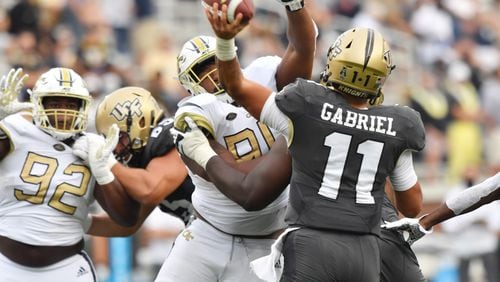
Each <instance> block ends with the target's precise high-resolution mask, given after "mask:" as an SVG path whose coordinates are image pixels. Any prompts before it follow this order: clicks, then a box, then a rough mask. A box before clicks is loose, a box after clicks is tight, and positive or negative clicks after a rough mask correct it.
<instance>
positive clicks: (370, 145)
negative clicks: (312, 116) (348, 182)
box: [318, 132, 384, 204]
mask: <svg viewBox="0 0 500 282" xmlns="http://www.w3.org/2000/svg"><path fill="white" fill-rule="evenodd" d="M351 139H352V137H351V136H350V135H347V134H342V133H338V132H334V133H332V134H330V135H328V136H327V137H326V138H325V142H324V144H325V145H326V146H328V147H330V154H329V155H328V161H327V164H326V168H325V172H324V175H323V180H322V182H321V187H320V188H319V191H318V193H319V194H320V195H322V196H324V197H327V198H330V199H337V196H338V193H339V189H340V180H341V178H342V174H343V173H344V167H345V166H346V164H347V157H348V152H349V147H350V146H351ZM383 148H384V143H381V142H376V141H372V140H367V141H364V142H362V143H360V144H359V145H358V147H357V150H356V152H357V153H358V154H361V155H363V160H362V162H361V168H360V170H359V175H358V181H357V183H356V203H358V204H374V203H375V199H374V198H373V196H372V194H371V191H372V190H373V183H374V181H375V175H376V174H377V168H378V164H379V162H380V158H381V156H382V150H383Z"/></svg>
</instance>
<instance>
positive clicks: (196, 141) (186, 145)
mask: <svg viewBox="0 0 500 282" xmlns="http://www.w3.org/2000/svg"><path fill="white" fill-rule="evenodd" d="M184 121H185V122H186V124H187V125H188V129H187V130H186V132H181V131H179V130H177V129H175V128H174V127H173V128H171V129H170V133H171V134H172V136H173V137H174V142H175V145H176V146H177V151H179V153H180V154H181V155H183V156H186V157H188V158H190V159H192V160H193V161H195V162H196V163H197V164H199V165H200V166H201V167H203V169H205V168H206V166H207V163H208V160H210V158H212V157H213V156H216V155H217V154H216V153H215V152H214V150H213V149H212V147H210V144H209V143H208V139H207V137H206V136H205V134H204V133H203V131H201V129H200V128H198V126H197V125H196V123H195V122H194V121H193V120H192V119H191V118H190V117H185V118H184Z"/></svg>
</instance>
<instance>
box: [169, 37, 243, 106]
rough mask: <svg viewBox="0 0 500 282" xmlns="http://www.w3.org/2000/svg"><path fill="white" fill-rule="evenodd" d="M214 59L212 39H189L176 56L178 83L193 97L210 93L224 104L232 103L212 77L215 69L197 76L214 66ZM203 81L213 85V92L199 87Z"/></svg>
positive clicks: (213, 41)
mask: <svg viewBox="0 0 500 282" xmlns="http://www.w3.org/2000/svg"><path fill="white" fill-rule="evenodd" d="M215 59H216V58H215V38H214V37H212V36H203V35H202V36H197V37H194V38H192V39H190V40H189V41H187V42H186V43H184V45H183V46H182V49H181V52H180V53H179V55H178V56H177V75H178V76H179V81H180V83H181V84H182V86H184V88H185V89H186V90H187V91H188V92H189V93H190V94H191V95H193V96H194V95H198V94H201V93H211V94H214V95H216V96H217V98H218V99H220V100H222V101H224V102H228V103H232V102H233V101H234V100H233V99H232V98H231V96H229V95H228V94H227V93H225V90H224V88H222V85H221V84H220V83H219V81H218V79H217V80H216V79H215V78H214V76H213V75H212V74H214V73H215V72H216V71H217V67H214V68H213V69H212V70H211V71H209V72H207V73H205V74H204V75H203V76H201V77H200V76H199V74H200V72H202V71H203V70H205V69H206V67H207V66H209V65H211V64H214V65H215V64H216V61H215ZM205 79H208V80H209V81H210V82H211V83H213V85H214V89H215V91H209V90H207V89H205V88H203V87H202V86H201V85H200V83H201V82H202V81H204V80H205Z"/></svg>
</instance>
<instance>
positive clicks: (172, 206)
mask: <svg viewBox="0 0 500 282" xmlns="http://www.w3.org/2000/svg"><path fill="white" fill-rule="evenodd" d="M173 125H174V120H173V119H171V118H164V119H163V120H162V121H160V122H159V123H158V125H157V126H156V127H155V128H154V129H153V130H152V131H151V134H150V136H149V139H148V143H147V145H146V147H145V148H144V150H143V151H142V153H141V154H139V155H138V156H134V158H133V159H132V160H131V161H130V163H129V165H130V166H131V167H139V168H145V167H146V166H147V165H148V164H149V162H150V161H151V160H152V159H154V158H156V157H160V156H163V155H165V154H166V153H167V152H169V151H170V150H176V148H175V144H174V140H173V137H172V135H171V134H170V128H172V127H173ZM165 169H168V167H165ZM193 191H194V185H193V183H192V182H191V178H190V177H189V176H187V177H186V179H184V181H183V182H182V184H181V185H180V186H179V187H178V188H177V189H176V190H175V191H174V192H172V194H170V195H168V196H167V197H166V198H165V199H164V200H163V201H162V202H161V203H160V209H161V210H162V211H163V212H165V213H168V214H171V215H173V216H177V217H179V218H180V219H182V220H183V221H184V223H185V224H187V223H188V222H189V220H190V216H191V214H192V212H193V206H192V204H191V194H193Z"/></svg>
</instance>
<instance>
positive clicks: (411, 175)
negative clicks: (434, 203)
mask: <svg viewBox="0 0 500 282" xmlns="http://www.w3.org/2000/svg"><path fill="white" fill-rule="evenodd" d="M390 180H391V184H392V186H393V187H394V191H395V192H394V195H395V199H396V207H397V209H398V210H399V211H400V212H401V213H402V214H403V215H404V216H405V217H416V216H417V215H418V214H419V213H420V212H421V210H422V206H423V197H422V189H421V187H420V183H419V182H418V179H417V175H416V173H415V170H414V168H413V157H412V152H411V151H410V150H406V151H404V152H403V153H401V156H399V159H398V161H397V163H396V167H395V168H394V171H393V172H392V174H391V175H390Z"/></svg>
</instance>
